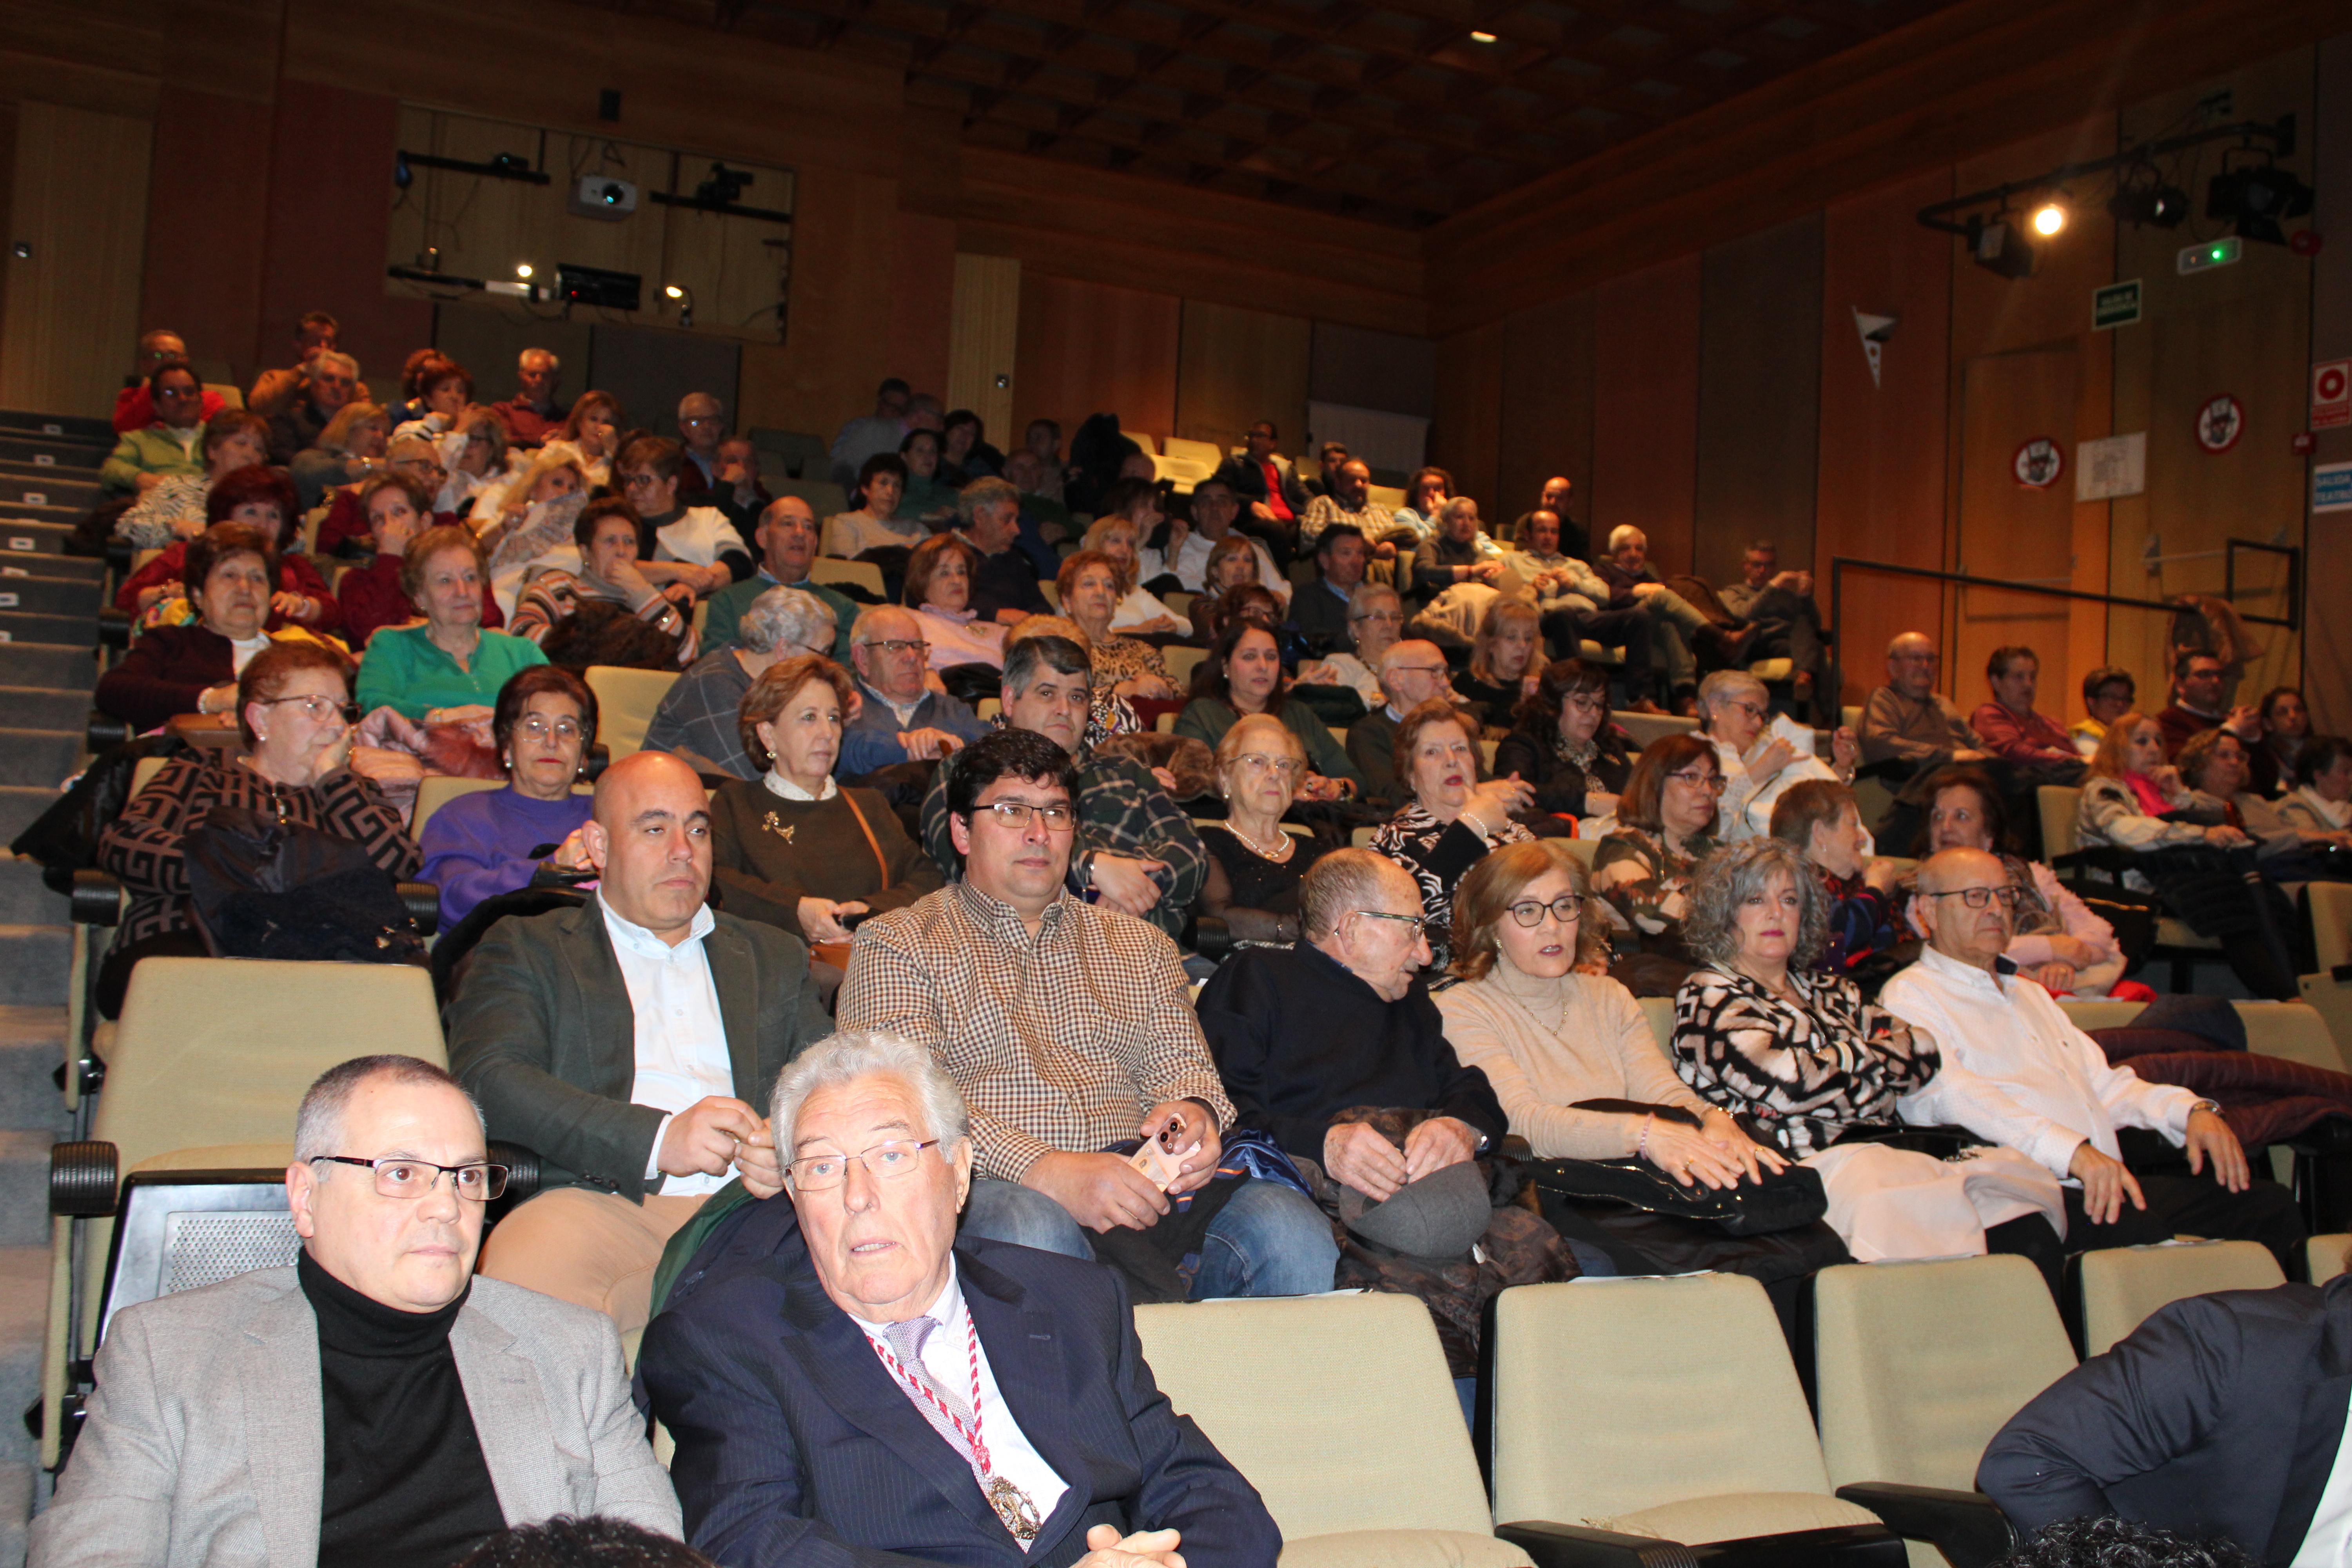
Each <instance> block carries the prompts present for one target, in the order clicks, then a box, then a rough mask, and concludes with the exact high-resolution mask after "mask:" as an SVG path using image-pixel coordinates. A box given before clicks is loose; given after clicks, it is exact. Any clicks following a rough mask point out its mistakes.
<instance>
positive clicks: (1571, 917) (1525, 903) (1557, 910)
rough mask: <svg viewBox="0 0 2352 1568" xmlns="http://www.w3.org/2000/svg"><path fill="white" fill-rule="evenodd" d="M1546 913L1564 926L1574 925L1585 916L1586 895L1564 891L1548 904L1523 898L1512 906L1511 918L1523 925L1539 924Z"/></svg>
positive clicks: (1532, 925)
mask: <svg viewBox="0 0 2352 1568" xmlns="http://www.w3.org/2000/svg"><path fill="white" fill-rule="evenodd" d="M1546 915H1549V916H1551V918H1552V919H1554V920H1556V921H1559V923H1560V924H1562V925H1564V926H1572V925H1574V924H1575V923H1576V922H1577V921H1580V920H1581V919H1582V918H1583V916H1584V896H1583V895H1582V894H1580V893H1562V894H1561V895H1560V896H1559V897H1558V898H1556V899H1554V900H1552V901H1551V902H1549V903H1548V904H1547V903H1543V902H1540V901H1539V900H1535V899H1521V900H1519V901H1518V902H1517V903H1516V904H1513V905H1512V906H1511V918H1512V919H1513V920H1515V921H1518V922H1519V924H1521V925H1523V926H1528V927H1534V926H1539V925H1541V924H1543V918H1544V916H1546Z"/></svg>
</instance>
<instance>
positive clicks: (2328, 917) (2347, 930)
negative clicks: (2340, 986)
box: [2304, 882, 2352, 974]
mask: <svg viewBox="0 0 2352 1568" xmlns="http://www.w3.org/2000/svg"><path fill="white" fill-rule="evenodd" d="M2304 896H2305V898H2306V899H2308V900H2310V902H2311V941H2312V945H2313V946H2314V947H2315V948H2316V949H2317V950H2318V952H2319V973H2322V974H2325V973H2327V972H2328V971H2329V970H2331V969H2333V968H2335V967H2336V965H2337V964H2339V963H2352V882H2306V883H2305V884H2304Z"/></svg>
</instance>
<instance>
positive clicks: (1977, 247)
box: [1969, 220, 2034, 278]
mask: <svg viewBox="0 0 2352 1568" xmlns="http://www.w3.org/2000/svg"><path fill="white" fill-rule="evenodd" d="M1969 256H1970V257H1971V258H1974V259H1975V261H1976V264H1977V265H1978V266H1979V267H1981V268H1984V269H1985V270H1986V271H1988V272H1997V273H1999V274H2000V276H2002V277H2003V278H2031V277H2032V276H2033V261H2034V252H2033V241H2032V238H2031V237H2029V236H2028V235H2027V234H2026V232H2025V231H2024V230H2023V229H2022V228H2021V227H2019V226H2017V225H2016V224H2014V223H2011V222H2008V221H2006V220H2004V221H2002V222H2000V223H1984V222H1982V221H1977V222H1972V223H1970V224H1969Z"/></svg>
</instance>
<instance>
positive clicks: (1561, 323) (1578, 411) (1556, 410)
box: [1487, 293, 1593, 524]
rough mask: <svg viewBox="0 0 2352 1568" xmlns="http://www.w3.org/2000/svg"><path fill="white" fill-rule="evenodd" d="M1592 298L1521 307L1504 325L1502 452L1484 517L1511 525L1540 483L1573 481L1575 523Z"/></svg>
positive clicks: (1587, 454)
mask: <svg viewBox="0 0 2352 1568" xmlns="http://www.w3.org/2000/svg"><path fill="white" fill-rule="evenodd" d="M1592 332H1593V327H1592V296H1591V294H1590V293H1585V294H1572V295H1570V296H1569V297H1568V298H1567V299H1565V300H1554V301H1553V302H1552V303H1550V304H1549V305H1538V306H1537V307H1535V308H1534V309H1533V310H1522V311H1520V312H1519V313H1518V314H1517V315H1515V316H1513V317H1512V318H1511V319H1510V320H1509V321H1507V322H1505V323H1504V328H1503V407H1502V419H1501V425H1500V428H1499V440H1500V444H1501V450H1500V452H1499V453H1498V455H1497V461H1496V489H1495V497H1494V504H1493V505H1492V506H1491V507H1489V508H1488V509H1487V511H1488V512H1489V514H1490V521H1497V522H1501V523H1504V524H1509V523H1512V522H1515V521H1517V519H1518V516H1519V514H1520V513H1522V512H1524V511H1527V510H1529V509H1531V508H1532V507H1534V505H1535V504H1536V502H1537V501H1538V500H1540V499H1542V496H1543V487H1544V481H1545V480H1547V479H1550V478H1551V477H1552V476H1553V475H1555V474H1559V475H1562V476H1565V477H1566V478H1567V479H1569V480H1570V483H1572V484H1574V485H1575V487H1576V489H1575V492H1574V495H1575V500H1573V501H1572V502H1571V504H1570V510H1571V511H1572V512H1573V513H1575V515H1576V517H1577V519H1578V521H1582V520H1583V517H1584V513H1585V508H1584V506H1583V502H1584V500H1585V498H1586V497H1587V496H1589V495H1591V491H1592V342H1593V339H1592Z"/></svg>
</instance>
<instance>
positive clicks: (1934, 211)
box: [1919, 114, 2294, 237]
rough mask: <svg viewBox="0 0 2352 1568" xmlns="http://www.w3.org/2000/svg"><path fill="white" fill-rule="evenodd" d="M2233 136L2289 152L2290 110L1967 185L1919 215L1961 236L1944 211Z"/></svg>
mask: <svg viewBox="0 0 2352 1568" xmlns="http://www.w3.org/2000/svg"><path fill="white" fill-rule="evenodd" d="M2232 136H2241V137H2247V138H2252V137H2256V136H2262V137H2267V138H2268V139H2269V140H2270V142H2271V151H2272V153H2273V155H2274V156H2276V157H2281V158H2291V157H2293V156H2294V115H2292V114H2282V115H2280V116H2279V118H2278V121H2277V122H2276V123H2275V124H2270V125H2265V124H2263V122H2262V121H2259V120H2242V121H2239V122H2238V123H2236V124H2234V125H2216V126H2213V127H2211V128H2210V129H2209V130H2205V131H2192V132H2188V133H2187V134H2185V135H2181V136H2175V137H2172V138H2170V139H2168V140H2167V141H2163V142H2149V143H2148V144H2147V145H2145V146H2140V147H2134V148H2130V149H2128V150H2127V151H2125V152H2122V153H2116V155H2115V156H2114V157H2112V158H2101V159H2098V160H2096V161H2095V162H2093V163H2067V164H2063V165H2062V166H2061V167H2058V168H2055V169H2053V170H2051V171H2050V172H2049V173H2048V174H2037V175H2035V176H2034V177H2033V178H2032V179H2030V180H2011V181H2010V182H2009V183H2008V184H2001V185H1994V186H1991V187H1990V188H1989V189H1986V190H1981V191H1971V192H1969V194H1968V195H1965V196H1954V197H1953V198H1952V199H1951V200H1950V201H1948V202H1937V204H1936V205H1933V206H1926V207H1921V208H1920V209H1919V221H1920V222H1921V223H1923V224H1925V225H1926V226H1927V227H1929V228H1934V229H1941V230H1942V231H1943V232H1945V233H1946V234H1957V235H1960V236H1962V237H1966V236H1967V235H1968V233H1969V226H1968V225H1967V224H1964V223H1955V222H1953V221H1952V219H1951V217H1950V216H1948V215H1950V214H1952V213H1957V212H1964V211H1966V210H1968V209H1969V208H1971V207H1982V206H1990V207H1994V208H1995V209H1996V210H1998V209H1999V208H2000V207H2005V206H2007V205H2009V202H2010V198H2011V197H2012V196H2021V195H2030V194H2031V193H2032V192H2035V191H2046V190H2050V189H2053V188H2054V187H2056V186H2059V185H2063V184H2066V183H2067V182H2068V181H2070V180H2082V179H2088V178H2089V177H2090V176H2091V175H2093V174H2106V173H2108V172H2109V171H2110V170H2114V169H2120V168H2124V167H2126V165H2129V164H2134V163H2146V162H2147V161H2148V160H2149V159H2151V158H2160V157H2163V156H2164V155H2165V154H2167V153H2179V152H2183V151H2185V150H2186V149H2188V148H2190V147H2201V146H2203V145H2204V144H2205V143H2207V142H2225V141H2227V140H2229V139H2230V138H2231V137H2232Z"/></svg>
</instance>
